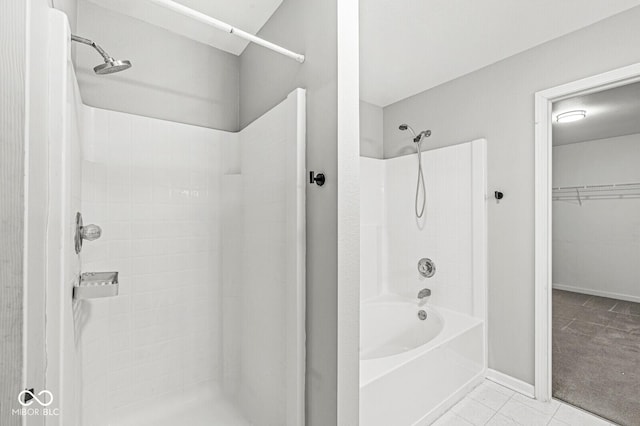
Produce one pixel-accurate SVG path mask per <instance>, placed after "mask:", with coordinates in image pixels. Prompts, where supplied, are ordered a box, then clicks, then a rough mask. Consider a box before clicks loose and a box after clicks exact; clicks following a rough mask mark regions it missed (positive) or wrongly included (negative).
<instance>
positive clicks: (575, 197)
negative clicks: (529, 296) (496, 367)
mask: <svg viewBox="0 0 640 426" xmlns="http://www.w3.org/2000/svg"><path fill="white" fill-rule="evenodd" d="M639 71H640V68H639V67H638V66H636V65H634V66H631V67H626V68H624V69H620V70H616V71H612V72H610V73H606V74H602V75H599V76H595V77H591V78H588V79H584V80H580V81H577V82H574V83H570V84H568V85H565V86H561V87H558V88H554V89H549V90H547V91H544V92H539V93H537V94H536V154H537V157H536V298H537V299H536V397H537V398H538V399H541V400H548V399H550V398H552V397H553V398H557V399H560V400H562V401H565V402H567V403H569V404H571V405H574V406H577V407H579V408H582V409H584V410H587V411H590V412H592V413H594V414H597V415H599V416H601V417H604V418H607V419H609V420H612V421H615V422H617V423H620V424H625V425H626V424H637V419H638V418H640V409H639V408H638V407H639V404H638V401H637V395H638V389H637V386H638V385H637V383H638V382H639V381H638V377H637V376H638V371H640V303H639V302H640V286H639V285H638V283H639V282H640V262H638V260H640V232H638V230H640V167H638V166H637V164H638V163H640V125H639V124H638V122H639V121H640V120H638V119H637V118H638V116H640V83H638V73H639ZM552 224H553V225H552ZM634 419H635V420H634ZM634 422H636V423H634Z"/></svg>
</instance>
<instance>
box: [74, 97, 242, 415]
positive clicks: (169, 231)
mask: <svg viewBox="0 0 640 426" xmlns="http://www.w3.org/2000/svg"><path fill="white" fill-rule="evenodd" d="M86 116H87V122H86V123H85V129H86V130H85V135H84V146H83V149H84V152H83V158H84V160H83V170H82V171H83V178H82V180H83V181H82V213H83V215H84V219H85V223H95V224H98V225H100V226H101V227H102V230H103V235H102V237H101V238H100V239H99V240H96V241H92V242H85V244H84V249H83V251H82V255H81V262H82V270H83V271H119V272H120V295H119V296H118V297H115V298H108V299H102V300H100V299H97V300H93V301H89V302H87V303H83V304H82V305H80V309H79V310H78V312H77V319H76V323H77V325H76V327H77V328H78V329H79V338H80V340H81V346H82V356H83V360H82V376H83V396H84V401H83V418H84V422H83V424H85V425H92V426H100V425H105V424H107V423H108V422H109V421H111V420H113V419H114V418H117V417H118V415H119V413H120V412H124V411H126V410H127V407H128V406H133V405H135V404H141V403H144V402H145V401H151V400H153V399H154V398H157V397H158V396H159V395H162V394H168V393H172V392H180V391H182V390H185V389H187V388H189V387H191V386H193V385H196V384H199V383H203V382H211V381H214V382H217V381H219V380H220V376H221V367H222V366H221V364H222V345H221V338H222V337H221V333H222V321H221V318H222V313H221V309H222V308H221V254H220V251H221V250H220V242H221V238H220V233H221V230H220V221H221V209H220V208H219V202H220V199H221V193H220V191H221V189H220V188H221V177H222V171H221V155H222V145H223V142H230V141H231V142H233V141H235V140H236V139H235V138H237V135H235V134H231V133H227V132H222V131H217V130H211V129H206V128H201V127H196V126H189V125H184V124H179V123H173V122H168V121H163V120H156V119H150V118H145V117H140V116H134V115H130V114H123V113H118V112H112V111H106V110H100V109H94V108H89V107H87V111H86Z"/></svg>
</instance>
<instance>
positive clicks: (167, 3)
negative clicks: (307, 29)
mask: <svg viewBox="0 0 640 426" xmlns="http://www.w3.org/2000/svg"><path fill="white" fill-rule="evenodd" d="M147 1H148V2H150V3H153V4H156V5H158V6H161V7H164V8H165V9H169V10H172V11H174V12H176V13H179V14H181V15H183V16H186V17H188V18H192V19H195V20H196V21H199V22H202V23H203V24H207V25H209V26H211V27H214V28H216V29H218V30H221V31H224V32H226V33H229V34H233V35H235V36H238V37H240V38H242V39H245V40H248V41H250V42H252V43H255V44H258V45H260V46H262V47H266V48H267V49H271V50H273V51H274V52H278V53H280V54H281V55H284V56H287V57H289V58H291V59H295V60H296V61H298V62H300V63H303V62H304V55H301V54H299V53H295V52H292V51H291V50H288V49H285V48H284V47H282V46H278V45H277V44H274V43H271V42H270V41H266V40H264V39H262V38H260V37H258V36H255V35H253V34H251V33H248V32H246V31H242V30H240V29H238V28H235V27H232V26H231V25H229V24H227V23H225V22H222V21H220V20H218V19H215V18H212V17H211V16H209V15H205V14H204V13H202V12H198V11H197V10H193V9H191V8H189V7H187V6H184V5H182V4H179V3H176V2H175V1H172V0H147Z"/></svg>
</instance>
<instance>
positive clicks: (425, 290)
mask: <svg viewBox="0 0 640 426" xmlns="http://www.w3.org/2000/svg"><path fill="white" fill-rule="evenodd" d="M429 296H431V289H429V288H423V289H422V290H420V292H419V293H418V299H424V298H425V297H429Z"/></svg>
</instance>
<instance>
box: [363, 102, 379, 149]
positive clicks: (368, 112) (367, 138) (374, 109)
mask: <svg viewBox="0 0 640 426" xmlns="http://www.w3.org/2000/svg"><path fill="white" fill-rule="evenodd" d="M382 111H383V110H382V107H379V106H377V105H373V104H370V103H368V102H365V101H360V156H361V157H369V158H383V155H384V147H383V144H382V138H383V132H384V126H383V119H382Z"/></svg>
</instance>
